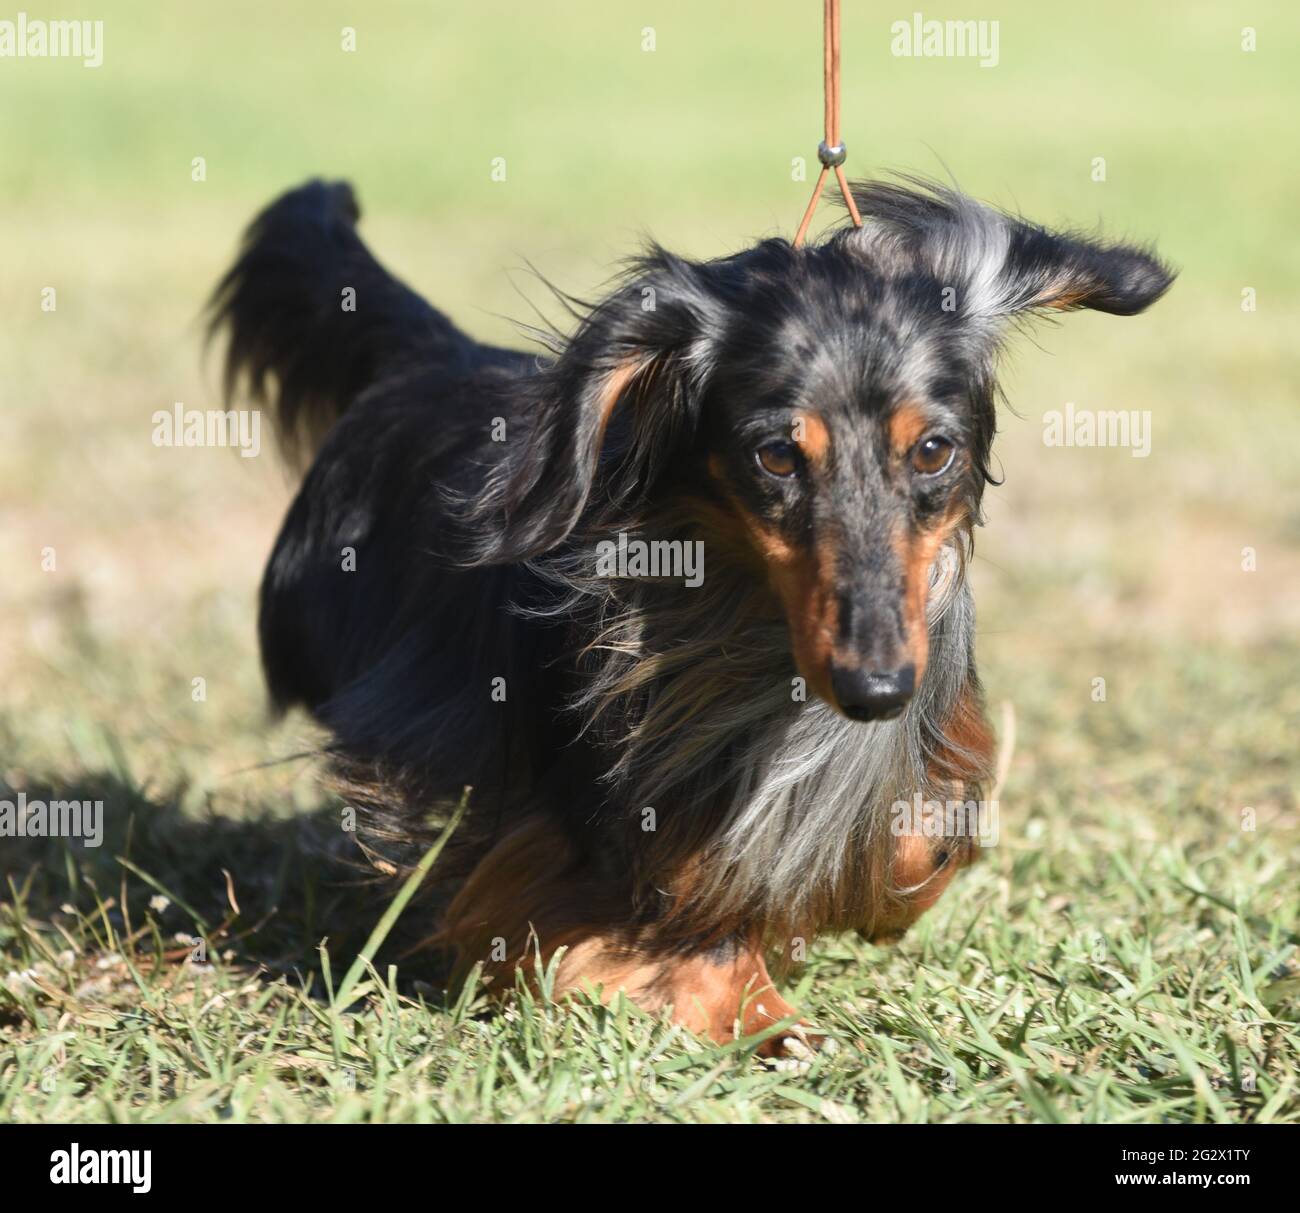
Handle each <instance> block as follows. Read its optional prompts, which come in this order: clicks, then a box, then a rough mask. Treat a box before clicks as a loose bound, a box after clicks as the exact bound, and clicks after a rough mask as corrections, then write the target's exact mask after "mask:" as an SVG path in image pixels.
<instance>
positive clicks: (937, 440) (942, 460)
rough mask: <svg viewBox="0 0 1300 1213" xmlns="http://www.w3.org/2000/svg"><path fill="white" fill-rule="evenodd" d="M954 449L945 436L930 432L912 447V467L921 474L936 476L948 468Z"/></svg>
mask: <svg viewBox="0 0 1300 1213" xmlns="http://www.w3.org/2000/svg"><path fill="white" fill-rule="evenodd" d="M956 450H957V448H956V447H955V446H953V444H952V443H951V442H949V441H948V439H947V438H943V437H940V436H939V435H938V434H932V435H930V437H929V438H922V439H921V441H920V442H918V443H917V444H916V446H914V447H913V448H912V467H913V469H914V470H915V471H917V472H918V473H919V474H920V475H922V476H937V475H938V474H939V473H940V472H944V471H947V470H948V465H949V464H950V463H951V462H952V457H953V455H954V454H955V453H956Z"/></svg>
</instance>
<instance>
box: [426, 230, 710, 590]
mask: <svg viewBox="0 0 1300 1213" xmlns="http://www.w3.org/2000/svg"><path fill="white" fill-rule="evenodd" d="M709 273H710V266H709V265H702V264H697V263H693V262H688V261H684V260H682V259H681V258H677V257H674V256H672V255H671V254H669V253H667V252H665V251H664V250H662V249H660V248H658V247H655V246H652V247H651V249H650V250H649V251H648V252H647V253H646V254H645V255H644V256H643V257H640V258H637V259H635V260H634V261H631V262H629V263H628V265H627V267H626V269H625V271H624V273H623V275H622V277H621V280H620V283H619V285H618V286H617V287H616V288H615V289H614V290H613V291H612V292H611V293H610V294H609V295H608V296H607V297H606V298H605V299H603V300H602V301H601V302H600V303H598V304H596V305H595V306H593V307H590V308H589V310H588V311H587V313H586V314H585V315H583V316H582V318H581V320H580V323H579V325H578V327H577V330H576V331H575V332H574V334H573V336H572V337H571V338H569V339H568V340H567V341H566V342H563V343H562V344H561V343H556V345H555V347H554V348H555V352H556V354H557V357H556V360H555V361H554V362H553V363H552V364H550V365H549V366H546V367H543V368H542V369H540V370H539V371H538V372H537V374H536V375H534V376H533V377H532V378H531V379H528V380H524V381H522V382H517V383H516V384H515V385H514V386H513V390H514V391H515V392H516V393H517V398H516V400H515V401H514V402H513V404H512V408H511V410H510V412H511V414H512V417H513V419H512V420H511V421H510V422H509V423H508V428H507V439H506V442H507V450H506V451H505V452H504V453H503V456H502V458H501V460H500V462H499V463H498V464H497V465H496V466H495V467H494V468H493V469H492V470H491V472H490V473H489V474H488V475H487V477H486V480H485V482H484V484H483V485H482V486H481V488H480V490H479V492H478V493H477V495H476V496H475V497H474V498H473V499H466V498H455V497H452V496H449V495H444V497H443V507H444V511H445V514H446V517H447V518H448V520H449V521H450V523H451V527H452V532H453V535H452V545H451V546H452V548H453V550H454V551H455V553H456V556H457V558H458V559H459V560H461V561H462V562H463V563H466V564H471V565H485V564H506V563H515V562H518V561H522V560H529V559H532V558H535V557H537V556H540V555H542V554H544V553H545V552H548V551H550V550H552V549H554V548H555V547H557V546H559V545H560V544H561V543H563V542H564V540H565V539H566V538H567V537H568V536H569V535H570V534H571V533H572V531H573V529H574V528H575V526H576V525H577V524H578V522H579V520H580V519H581V518H582V516H583V513H584V511H585V510H586V509H587V507H588V503H589V502H590V501H591V499H592V497H593V494H594V493H595V490H596V485H597V483H598V481H599V482H600V491H599V498H600V500H601V502H602V503H611V502H616V503H618V504H620V505H627V504H628V502H629V498H630V497H632V496H634V495H636V494H638V493H640V494H645V493H647V492H648V491H649V488H650V485H651V483H652V481H653V479H654V477H655V475H656V474H657V472H658V471H659V470H660V469H661V468H662V467H663V466H664V464H665V462H666V460H665V458H664V453H665V451H666V450H668V448H670V447H671V446H673V445H675V443H676V442H677V441H678V440H679V439H680V438H681V436H682V432H683V430H684V429H685V428H686V427H689V425H691V424H692V422H693V417H694V408H693V403H694V402H695V401H697V400H698V398H699V395H700V392H701V391H702V389H703V385H704V383H705V381H706V380H707V377H708V373H709V370H710V368H711V358H710V356H709V351H710V349H711V348H712V347H713V344H714V342H715V340H716V338H717V336H718V333H719V330H720V325H721V317H722V314H723V312H722V309H721V308H720V307H719V304H718V299H717V297H716V296H715V295H714V293H713V292H712V290H711V289H710V286H709V282H708V275H709ZM566 298H567V299H568V300H569V302H571V303H572V302H574V301H573V300H572V298H571V297H566ZM625 410H628V411H630V412H631V414H632V415H631V416H630V417H629V418H628V419H627V421H626V422H625V423H623V421H622V418H621V417H620V418H616V414H621V413H622V412H623V411H625ZM615 429H617V430H618V433H619V435H620V437H619V440H618V441H617V442H615V441H614V440H613V439H612V437H611V434H612V431H613V430H615Z"/></svg>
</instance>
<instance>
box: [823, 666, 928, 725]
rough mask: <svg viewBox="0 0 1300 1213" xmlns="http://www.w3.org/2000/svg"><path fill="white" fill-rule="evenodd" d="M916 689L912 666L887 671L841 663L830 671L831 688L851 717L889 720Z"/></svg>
mask: <svg viewBox="0 0 1300 1213" xmlns="http://www.w3.org/2000/svg"><path fill="white" fill-rule="evenodd" d="M915 689H916V667H915V666H913V665H905V666H902V667H901V668H900V669H897V670H894V671H892V672H890V673H880V672H879V671H870V670H861V669H858V670H851V669H848V668H847V667H841V666H836V667H835V668H833V669H832V670H831V690H832V691H834V692H835V699H836V702H838V703H839V705H840V708H841V710H842V711H843V712H844V715H845V716H847V717H849V719H850V720H892V719H893V718H894V717H895V716H897V715H898V714H899V713H900V712H901V711H902V710H903V709H904V708H905V707H906V706H907V701H908V700H909V699H911V698H912V692H913V691H914V690H915Z"/></svg>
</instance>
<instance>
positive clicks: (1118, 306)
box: [848, 180, 1174, 321]
mask: <svg viewBox="0 0 1300 1213" xmlns="http://www.w3.org/2000/svg"><path fill="white" fill-rule="evenodd" d="M854 198H855V200H856V202H857V204H858V207H859V209H860V210H861V212H862V215H863V218H864V220H865V221H866V225H865V227H864V228H862V229H861V230H860V232H854V233H851V234H850V235H849V237H848V238H849V240H851V241H854V240H856V241H857V242H858V245H859V247H861V248H862V249H863V250H864V251H867V252H868V253H869V254H871V255H872V256H874V257H885V258H890V257H892V258H895V259H900V258H901V259H902V260H903V261H904V263H905V264H906V263H908V262H910V263H911V264H913V265H916V264H919V265H920V266H921V267H922V268H924V269H925V270H926V272H927V273H929V274H930V275H932V276H933V277H935V278H936V279H937V280H938V281H939V282H941V283H944V284H949V285H951V286H952V287H953V288H954V289H955V291H956V303H957V310H959V311H961V312H963V313H965V314H966V315H967V316H969V317H970V318H973V319H977V320H979V319H984V320H989V321H997V320H1001V319H1005V318H1009V317H1012V316H1016V315H1019V314H1021V313H1024V312H1030V311H1033V310H1035V309H1051V310H1055V311H1068V310H1073V309H1075V308H1092V309H1093V310H1094V311H1099V312H1109V313H1111V314H1112V315H1116V316H1132V315H1135V314H1136V313H1138V312H1141V311H1143V310H1144V309H1145V308H1147V307H1149V306H1150V305H1151V304H1152V303H1154V302H1155V301H1156V300H1157V299H1159V298H1160V296H1161V295H1163V294H1164V293H1165V291H1166V290H1168V289H1169V286H1170V284H1171V283H1172V282H1173V280H1174V273H1173V271H1172V270H1170V269H1169V268H1168V267H1167V266H1165V265H1164V264H1163V263H1162V262H1161V261H1160V260H1159V259H1158V258H1157V257H1156V256H1155V255H1154V254H1153V253H1151V252H1149V251H1147V250H1145V249H1142V248H1138V247H1136V246H1134V245H1129V244H1103V243H1101V242H1100V241H1098V240H1094V239H1092V238H1091V237H1087V236H1081V235H1076V234H1073V233H1062V232H1052V231H1049V230H1048V229H1047V228H1043V227H1039V226H1038V225H1037V224H1033V223H1029V222H1028V221H1027V220H1024V219H1021V218H1019V217H1018V216H1015V215H1009V214H1006V213H1004V212H1002V211H999V210H995V209H994V208H992V207H989V206H985V205H984V204H982V203H979V202H976V201H974V200H973V199H971V198H967V197H966V196H965V195H963V194H960V193H957V192H956V191H955V190H949V189H946V188H944V187H943V186H938V185H934V184H932V183H929V182H923V181H916V180H909V181H908V184H906V185H896V184H893V183H887V182H870V183H864V184H860V185H857V186H855V188H854Z"/></svg>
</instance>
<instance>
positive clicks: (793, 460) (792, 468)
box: [755, 438, 799, 476]
mask: <svg viewBox="0 0 1300 1213" xmlns="http://www.w3.org/2000/svg"><path fill="white" fill-rule="evenodd" d="M755 455H756V456H757V458H758V462H759V464H760V465H761V466H762V468H763V471H765V472H768V473H769V474H770V475H773V476H793V475H794V474H795V472H797V471H798V470H799V448H798V447H796V446H795V444H794V443H793V442H787V441H785V439H783V438H781V439H777V441H775V442H765V443H764V444H763V445H762V446H760V447H759V448H758V450H757V451H756V452H755Z"/></svg>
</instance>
